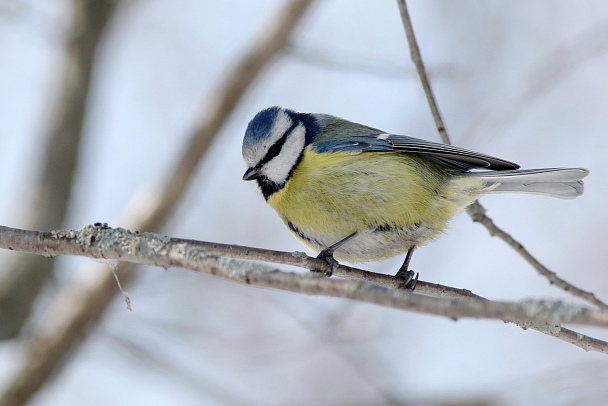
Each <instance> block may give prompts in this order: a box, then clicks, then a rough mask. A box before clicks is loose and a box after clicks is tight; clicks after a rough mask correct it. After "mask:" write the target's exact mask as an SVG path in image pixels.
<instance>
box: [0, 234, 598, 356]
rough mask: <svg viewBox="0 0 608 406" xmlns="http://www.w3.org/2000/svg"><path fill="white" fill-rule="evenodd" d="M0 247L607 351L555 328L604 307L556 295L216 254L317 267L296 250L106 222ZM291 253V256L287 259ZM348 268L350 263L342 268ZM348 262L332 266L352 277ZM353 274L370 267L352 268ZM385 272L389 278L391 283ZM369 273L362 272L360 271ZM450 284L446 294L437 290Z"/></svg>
mask: <svg viewBox="0 0 608 406" xmlns="http://www.w3.org/2000/svg"><path fill="white" fill-rule="evenodd" d="M0 248H5V249H11V250H16V251H23V252H28V253H32V254H38V255H44V256H47V257H54V256H56V255H79V256H84V257H89V258H98V259H108V260H117V261H126V262H132V263H137V264H143V265H152V266H158V267H162V268H169V267H180V268H185V269H190V270H193V271H197V272H200V273H203V274H207V275H212V276H216V277H219V278H223V279H228V280H231V281H234V282H238V283H243V284H248V285H254V286H261V287H270V288H275V289H279V290H285V291H290V292H297V293H304V294H312V295H324V296H331V297H342V298H348V299H353V300H358V301H362V302H368V303H373V304H377V305H381V306H386V307H392V308H397V309H403V310H410V311H415V312H421V313H428V314H434V315H439V316H445V317H449V318H451V319H458V318H463V317H475V318H498V319H500V320H504V321H509V322H515V323H517V324H518V325H519V326H521V327H523V328H533V329H536V330H538V331H541V332H543V333H545V334H549V335H552V336H554V337H558V338H561V339H564V340H565V341H568V342H572V343H574V344H576V345H578V346H579V347H581V348H584V349H586V350H600V351H601V352H606V353H608V343H604V342H602V341H600V340H596V339H593V338H586V339H584V340H583V341H581V339H582V338H583V337H581V336H580V335H578V333H574V332H572V331H570V330H565V329H562V328H561V327H560V326H559V325H560V324H561V323H576V324H586V325H597V326H608V312H606V311H603V310H597V309H593V308H588V307H582V306H575V305H568V304H566V303H564V302H562V301H551V300H524V301H520V302H514V303H513V302H492V301H489V300H486V299H483V298H481V297H479V296H475V295H473V294H471V293H470V292H469V294H464V295H461V294H459V293H457V292H458V290H452V288H447V287H441V289H438V288H437V285H433V284H425V283H424V282H422V281H420V283H421V286H423V289H422V290H423V292H424V293H430V292H433V293H434V292H436V291H439V292H440V295H443V297H431V296H427V295H420V294H414V293H412V292H409V291H406V290H401V289H393V288H389V287H386V286H380V285H378V284H376V283H370V282H368V281H367V280H342V279H336V278H333V279H328V278H325V277H324V276H323V275H324V274H323V273H319V272H315V273H308V274H298V273H289V272H283V271H280V270H277V269H273V268H269V267H267V266H264V265H261V264H254V263H251V262H243V261H240V260H237V259H234V258H231V259H229V258H226V257H225V256H223V255H220V254H218V251H221V252H222V253H223V254H224V253H227V254H228V255H231V256H232V257H239V258H243V257H244V258H248V259H255V260H264V258H267V257H270V258H272V259H273V260H274V261H276V260H277V258H278V257H282V258H285V259H287V262H289V263H290V264H291V265H297V266H303V265H304V264H306V267H308V268H310V269H317V268H318V262H321V261H320V260H317V259H315V258H308V257H305V256H303V255H301V253H295V254H291V253H279V252H277V251H269V252H267V253H265V251H264V250H260V249H252V248H248V247H238V246H234V247H229V246H225V245H220V244H214V243H206V242H202V241H193V240H184V239H178V238H169V237H167V236H164V235H160V234H154V233H139V232H135V233H133V232H131V231H128V230H125V229H122V228H117V229H112V228H109V227H107V226H106V225H102V224H99V223H98V224H97V225H95V226H87V227H85V228H83V229H82V230H69V231H53V232H50V233H49V232H37V231H26V230H18V229H13V228H8V227H3V226H0ZM290 257H291V258H293V259H290ZM350 269H352V268H350ZM350 269H343V270H340V271H341V272H344V274H346V275H349V276H352V275H351V274H350ZM359 272H360V273H367V274H372V273H371V272H366V271H362V270H359ZM384 277H385V278H387V279H388V278H390V279H392V280H393V281H392V283H391V285H394V284H396V283H398V278H395V277H392V276H388V275H385V276H384ZM366 279H369V278H366ZM446 290H447V291H450V290H451V291H452V292H451V294H448V295H446V294H445V291H446Z"/></svg>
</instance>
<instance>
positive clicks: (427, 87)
mask: <svg viewBox="0 0 608 406" xmlns="http://www.w3.org/2000/svg"><path fill="white" fill-rule="evenodd" d="M397 4H398V6H399V12H400V13H401V19H402V21H403V28H404V29H405V34H406V36H407V41H408V44H409V47H410V54H411V58H412V62H413V63H414V65H415V66H416V70H417V71H418V75H419V76H420V81H421V82H422V87H423V88H424V93H425V94H426V99H427V102H428V103H429V107H430V109H431V113H432V115H433V120H434V121H435V126H436V127H437V131H438V132H439V135H440V136H441V139H442V140H443V142H444V143H446V144H450V137H449V135H448V133H447V129H446V127H445V124H444V121H443V118H442V117H441V113H440V112H439V107H438V105H437V101H436V100H435V96H434V95H433V91H432V88H431V84H430V82H429V79H428V75H427V73H426V70H425V68H424V64H423V62H422V55H421V54H420V49H419V48H418V43H417V41H416V37H415V35H414V28H413V25H412V21H411V20H410V15H409V11H408V8H407V4H406V1H405V0H397ZM467 214H468V215H469V216H470V217H471V219H472V220H473V221H474V222H478V223H480V224H482V225H483V226H484V227H486V229H487V230H488V231H489V232H490V235H492V236H497V237H498V238H500V239H501V240H503V241H504V242H506V243H507V244H508V245H509V246H510V247H511V248H513V249H514V250H515V251H516V252H517V253H519V254H520V255H521V256H522V257H523V258H524V259H525V260H526V261H528V263H530V265H532V267H534V269H536V271H537V272H538V273H539V274H540V275H542V276H544V277H545V278H547V279H548V280H549V283H551V284H553V285H555V286H557V287H559V288H561V289H563V290H565V291H566V292H570V293H571V294H572V295H574V296H577V297H580V298H581V299H584V300H586V301H588V302H589V303H592V304H594V305H596V306H598V307H599V308H601V309H608V305H607V304H606V303H604V302H603V301H601V300H599V299H598V298H597V297H596V296H595V295H594V294H593V293H591V292H587V291H585V290H582V289H580V288H578V287H576V286H574V285H573V284H571V283H569V282H566V281H565V280H564V279H562V278H560V277H559V276H557V274H556V273H555V272H553V271H551V270H549V269H548V268H547V267H546V266H544V265H543V264H541V263H540V261H539V260H537V259H536V258H535V257H534V256H533V255H532V254H530V252H529V251H528V250H526V249H525V248H524V246H523V245H522V244H521V243H520V242H519V241H517V240H516V239H514V238H513V237H512V236H511V235H510V234H509V233H507V232H505V231H504V230H502V229H501V228H499V227H498V226H497V225H496V224H494V222H493V221H492V219H490V218H489V217H488V216H486V214H485V209H484V207H483V206H482V205H481V203H479V202H475V203H474V204H473V205H471V206H469V207H468V208H467Z"/></svg>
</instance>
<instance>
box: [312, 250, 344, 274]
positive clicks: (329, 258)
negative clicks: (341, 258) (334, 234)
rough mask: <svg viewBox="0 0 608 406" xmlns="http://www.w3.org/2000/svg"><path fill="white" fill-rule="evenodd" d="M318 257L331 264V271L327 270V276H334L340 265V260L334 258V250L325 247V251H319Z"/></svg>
mask: <svg viewBox="0 0 608 406" xmlns="http://www.w3.org/2000/svg"><path fill="white" fill-rule="evenodd" d="M317 258H318V259H322V260H323V261H325V262H327V264H328V265H329V271H325V276H328V277H329V276H332V275H333V274H334V271H335V270H336V269H337V268H338V265H339V263H338V261H337V260H336V259H335V258H334V250H333V249H329V248H325V249H324V250H323V251H321V252H319V255H317Z"/></svg>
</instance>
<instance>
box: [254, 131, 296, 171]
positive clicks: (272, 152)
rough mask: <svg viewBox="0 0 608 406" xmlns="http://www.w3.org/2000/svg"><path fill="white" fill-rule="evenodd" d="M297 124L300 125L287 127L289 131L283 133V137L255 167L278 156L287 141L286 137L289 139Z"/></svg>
mask: <svg viewBox="0 0 608 406" xmlns="http://www.w3.org/2000/svg"><path fill="white" fill-rule="evenodd" d="M298 124H300V123H299V122H294V123H292V124H291V127H289V129H288V130H287V131H285V133H284V134H283V136H282V137H281V138H279V139H278V140H277V142H275V143H274V144H272V146H271V147H270V148H268V152H267V153H266V156H265V157H264V159H262V160H261V161H260V163H259V164H258V165H257V166H262V165H264V164H265V163H266V162H268V161H270V160H271V159H272V158H274V157H276V156H277V155H279V154H280V153H281V150H282V149H283V145H285V141H287V137H289V134H291V133H292V132H293V130H294V129H295V128H296V126H297V125H298Z"/></svg>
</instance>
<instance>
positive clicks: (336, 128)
mask: <svg viewBox="0 0 608 406" xmlns="http://www.w3.org/2000/svg"><path fill="white" fill-rule="evenodd" d="M243 158H244V160H245V163H246V165H247V166H248V169H247V171H246V172H245V174H244V176H243V179H244V180H255V181H257V184H258V186H259V188H260V190H261V192H262V194H263V196H264V198H265V199H266V201H267V202H268V204H269V205H270V206H271V207H272V208H273V209H275V210H276V212H277V213H278V214H279V216H280V217H281V219H282V220H283V222H284V223H285V225H286V226H287V227H288V228H289V230H290V231H291V232H292V233H293V234H294V235H295V237H296V238H297V239H298V240H300V241H301V242H302V244H304V245H305V246H306V247H308V248H309V249H310V250H312V251H314V252H318V253H319V256H318V258H322V259H324V260H325V261H326V262H327V263H328V264H329V265H330V268H331V269H332V271H333V270H334V269H335V267H336V266H337V264H338V262H337V261H346V262H350V263H357V262H369V261H379V260H384V259H388V258H391V257H394V256H396V255H399V254H403V253H407V255H406V259H405V261H404V263H403V265H402V266H401V268H400V270H399V272H398V273H397V274H398V275H399V276H404V277H407V278H408V279H409V280H411V279H412V274H413V272H411V271H409V270H408V266H409V261H410V259H411V256H412V253H413V251H414V249H415V248H416V247H419V246H421V245H424V244H426V243H427V242H429V241H431V240H433V239H434V238H436V237H437V236H438V235H439V234H441V233H442V232H443V230H445V228H446V226H447V223H448V221H449V219H450V218H452V217H453V216H455V215H456V214H458V213H460V212H462V211H463V210H464V209H465V208H466V207H467V206H469V205H470V204H472V203H473V202H474V201H475V200H477V199H478V198H479V197H481V196H483V195H485V194H487V193H530V194H539V195H546V196H553V197H558V198H563V199H573V198H575V197H577V196H579V195H581V194H582V193H583V182H582V181H581V179H582V178H584V177H585V176H587V174H588V173H589V171H588V170H586V169H582V168H546V169H529V170H518V168H519V166H518V165H517V164H514V163H512V162H509V161H505V160H503V159H499V158H494V157H492V156H489V155H485V154H481V153H479V152H473V151H468V150H466V149H462V148H457V147H454V146H451V145H446V144H439V143H434V142H429V141H424V140H420V139H417V138H412V137H407V136H403V135H395V134H389V133H386V132H384V131H381V130H378V129H376V128H372V127H368V126H365V125H362V124H357V123H354V122H351V121H347V120H344V119H341V118H338V117H334V116H331V115H328V114H309V113H299V112H296V111H293V110H289V109H285V108H281V107H276V106H275V107H270V108H268V109H265V110H262V111H260V112H259V113H257V114H256V116H255V117H254V118H253V119H252V120H251V122H249V125H248V126H247V130H246V132H245V138H244V140H243ZM473 169H484V170H482V171H473V172H472V171H471V170H473Z"/></svg>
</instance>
